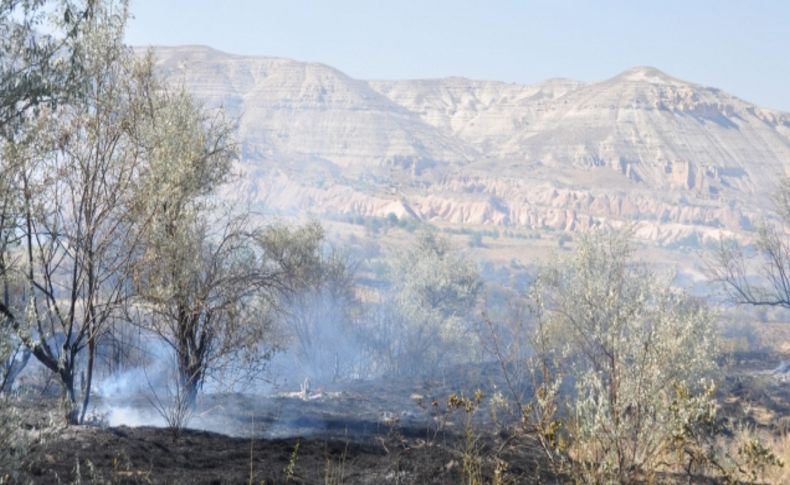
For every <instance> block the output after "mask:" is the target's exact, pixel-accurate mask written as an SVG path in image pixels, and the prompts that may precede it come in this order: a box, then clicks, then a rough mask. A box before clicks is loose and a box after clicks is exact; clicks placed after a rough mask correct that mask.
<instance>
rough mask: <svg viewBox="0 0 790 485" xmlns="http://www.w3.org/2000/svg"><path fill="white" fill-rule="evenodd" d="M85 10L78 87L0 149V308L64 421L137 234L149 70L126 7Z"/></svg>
mask: <svg viewBox="0 0 790 485" xmlns="http://www.w3.org/2000/svg"><path fill="white" fill-rule="evenodd" d="M90 10H91V16H90V18H86V19H85V21H84V25H83V29H82V30H81V31H80V32H79V35H78V36H77V38H76V39H75V40H74V42H78V45H79V50H80V53H81V55H82V57H81V60H82V65H81V72H82V73H83V75H84V76H85V79H84V80H83V81H84V82H83V83H82V89H81V92H80V96H79V97H78V98H77V100H76V101H74V102H71V103H68V104H63V105H58V106H56V107H54V108H52V109H48V110H40V112H39V113H38V116H37V117H36V118H35V119H30V120H28V124H27V125H26V126H25V127H24V129H22V130H20V131H19V133H18V135H17V136H16V137H15V138H13V139H8V140H7V142H6V144H5V147H4V148H5V150H6V154H7V155H8V156H9V160H10V161H11V165H12V168H13V169H14V170H13V172H11V176H12V177H13V180H14V183H15V185H16V187H17V190H16V191H13V192H12V194H11V196H12V197H14V198H15V199H16V201H15V206H16V208H17V209H16V212H15V214H14V216H15V217H16V222H15V225H14V228H13V230H12V232H13V234H15V235H16V237H17V243H18V244H19V245H20V246H21V248H20V249H19V251H17V252H18V253H21V254H22V255H23V257H21V258H20V257H17V263H18V264H16V265H15V266H8V267H7V268H4V276H9V274H10V277H11V278H15V279H18V280H21V281H23V283H22V284H21V285H20V286H21V288H22V289H23V292H21V293H20V294H19V296H21V298H16V299H14V303H15V304H16V305H15V306H8V305H5V304H3V305H0V307H1V308H0V310H3V313H4V314H5V316H6V318H7V320H8V321H9V322H10V325H11V326H12V327H13V329H14V331H15V333H16V334H17V336H18V337H19V338H20V339H21V340H22V341H23V342H24V343H25V345H26V346H27V347H28V348H29V349H30V351H31V353H32V354H33V356H35V357H36V359H37V360H38V361H39V362H40V363H41V364H42V365H44V366H45V367H46V368H48V369H49V370H50V371H52V372H53V373H54V374H55V375H57V376H58V378H59V380H60V383H61V385H62V387H63V393H64V402H65V403H66V405H67V409H66V420H67V421H68V422H69V423H77V422H80V421H82V420H83V419H84V418H85V413H86V411H87V408H88V405H89V400H90V389H91V381H92V376H93V369H94V362H95V356H96V348H97V342H98V340H99V338H100V337H101V335H102V332H103V330H104V328H105V326H106V324H107V322H108V321H110V320H111V319H112V318H115V317H116V316H117V310H118V308H119V304H120V302H121V301H122V300H123V299H124V298H125V296H126V290H127V285H125V282H124V278H123V267H124V266H125V264H126V263H127V262H128V260H129V257H130V255H131V254H132V253H133V252H134V251H135V245H136V242H137V237H136V235H135V234H134V233H132V232H131V231H130V230H129V229H130V227H129V213H130V209H131V203H132V198H131V194H132V193H133V192H134V190H135V185H136V182H137V180H138V176H139V169H140V164H141V162H142V151H141V150H140V146H139V139H138V138H137V136H136V135H137V133H136V132H135V129H134V127H135V125H136V122H137V120H138V118H139V117H140V115H141V112H142V111H143V107H144V105H145V104H146V103H145V101H144V94H145V92H146V91H147V89H148V85H149V84H150V82H151V79H152V72H151V65H150V63H148V62H146V61H139V60H137V59H135V58H134V56H133V54H132V53H131V51H130V50H129V49H128V48H126V47H124V46H123V43H122V38H123V31H124V26H125V23H126V18H127V15H128V13H127V8H126V4H125V3H120V5H119V4H116V3H114V2H110V1H108V2H92V3H91V5H90ZM8 254H9V253H8V252H6V255H8ZM17 256H18V255H17ZM55 342H57V343H56V344H54V343H55ZM53 344H54V345H53ZM85 354H87V355H85ZM83 355H85V358H86V359H87V362H85V363H82V362H80V359H81V358H82V356H83ZM82 365H84V366H85V367H84V369H85V373H86V374H85V376H84V386H79V387H83V389H84V391H83V392H82V395H79V394H80V393H79V388H78V386H77V385H76V379H77V378H78V374H79V371H78V369H79V367H81V366H82Z"/></svg>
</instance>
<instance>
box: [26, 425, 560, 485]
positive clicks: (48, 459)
mask: <svg viewBox="0 0 790 485" xmlns="http://www.w3.org/2000/svg"><path fill="white" fill-rule="evenodd" d="M494 445H495V443H494V442H489V443H486V444H485V445H483V446H484V449H483V451H482V452H483V453H485V454H491V453H492V447H493V446H494ZM462 447H463V443H462V440H460V441H458V442H457V443H452V441H445V442H444V443H437V442H433V443H432V442H429V441H425V440H423V439H416V438H406V437H399V436H396V435H394V434H391V435H385V436H382V437H379V439H377V440H355V439H351V438H349V439H348V440H338V439H331V438H329V439H323V438H321V437H318V436H314V437H312V438H309V439H305V438H287V439H245V438H232V437H228V436H224V435H221V434H217V433H210V432H204V431H192V430H187V431H185V432H184V433H183V435H182V436H181V437H180V438H178V439H177V440H174V439H173V437H172V436H171V435H170V434H169V433H168V432H167V431H166V430H163V429H161V428H152V427H139V428H128V427H117V428H109V429H100V428H88V427H75V428H72V429H69V430H68V431H67V432H66V433H64V435H63V436H62V437H60V438H59V439H58V440H57V441H54V442H51V443H50V444H48V445H47V446H44V447H43V448H42V449H40V450H37V451H36V452H35V454H36V455H37V456H36V459H35V462H34V464H33V466H32V467H31V469H30V478H32V479H33V481H34V482H35V483H57V482H58V480H59V479H60V480H63V481H64V482H67V481H71V480H74V479H75V478H76V467H77V463H80V465H79V466H80V471H81V476H82V480H83V481H84V482H88V483H90V480H91V479H92V478H93V476H95V477H96V478H99V479H101V480H103V481H109V482H111V483H191V484H195V483H217V484H219V483H286V482H290V483H369V484H378V483H461V482H462V481H463V476H462V469H463V465H462V462H463V457H462V453H461V449H462ZM537 456H538V455H537V452H536V450H534V449H531V448H530V447H529V446H513V447H511V448H510V449H508V450H507V451H505V452H503V453H501V458H502V459H503V460H505V461H507V462H508V463H516V464H518V466H515V467H514V466H511V467H510V469H509V470H508V474H509V475H510V476H511V477H512V478H513V479H514V480H515V482H517V483H524V482H533V481H536V480H537V479H538V478H539V477H540V476H541V473H540V470H539V465H538V462H537ZM487 461H489V462H487V463H483V467H484V472H485V474H486V475H489V476H491V475H492V474H493V470H494V468H495V467H496V463H493V462H490V460H487ZM88 462H90V465H89V463H88ZM289 463H293V467H292V472H291V473H290V475H289V471H288V468H289ZM91 466H92V467H93V468H94V469H95V472H93V471H91ZM543 475H544V477H545V474H543ZM289 476H290V478H289Z"/></svg>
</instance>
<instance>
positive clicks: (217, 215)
mask: <svg viewBox="0 0 790 485" xmlns="http://www.w3.org/2000/svg"><path fill="white" fill-rule="evenodd" d="M146 119H147V120H149V123H148V125H146V127H145V129H144V136H145V138H146V139H147V147H148V150H147V155H148V157H149V159H148V163H149V165H148V166H147V168H146V171H145V173H144V180H143V182H142V184H141V190H140V191H139V193H138V198H137V202H136V206H135V211H136V212H135V224H136V225H138V226H139V227H140V228H142V229H141V230H140V231H139V232H140V233H141V234H144V237H143V238H142V241H141V243H142V245H141V251H140V252H139V254H138V255H137V256H136V258H135V261H134V264H133V271H132V274H133V281H134V289H135V293H136V297H135V300H134V302H133V309H134V312H135V317H134V318H136V319H137V323H138V324H140V325H142V326H143V327H144V328H146V329H147V330H150V331H152V332H154V333H155V334H156V335H158V336H159V337H161V338H162V340H163V341H164V342H165V343H166V344H167V345H168V346H169V347H171V348H172V350H173V351H174V353H175V357H176V363H177V367H178V375H179V382H178V385H179V386H181V388H180V389H181V390H183V395H184V396H185V398H186V402H187V403H188V404H189V405H190V406H191V405H193V404H194V402H195V398H196V397H197V393H198V391H199V389H200V387H201V386H202V384H203V382H204V381H205V380H206V378H207V377H209V376H210V375H211V374H212V373H216V372H218V371H219V370H221V368H222V366H225V365H233V364H241V363H244V366H243V367H245V368H247V369H249V368H253V369H255V368H259V367H260V365H262V364H263V363H264V362H266V361H267V360H268V358H269V357H270V356H271V351H272V350H273V349H272V348H271V346H270V347H269V348H265V347H266V346H265V345H263V344H265V343H267V342H266V339H267V337H271V335H272V325H273V321H272V320H273V318H272V312H273V311H275V310H277V308H278V303H279V299H280V298H281V297H282V296H284V295H285V294H287V293H289V292H292V291H295V290H296V289H298V288H301V287H302V286H303V285H305V284H306V283H307V282H308V281H310V279H311V278H312V275H313V271H314V268H316V267H317V266H318V263H319V260H320V258H319V246H320V242H321V240H322V238H323V231H322V230H321V228H320V227H319V226H318V225H316V224H310V225H307V226H305V227H302V228H299V229H295V230H293V229H290V228H288V227H286V226H282V225H275V226H270V227H265V228H259V227H255V226H254V225H253V224H252V222H251V219H252V217H253V216H252V215H251V214H249V213H245V212H244V211H242V213H237V214H232V213H229V212H227V211H223V210H222V208H221V207H219V206H218V204H217V203H216V202H214V201H213V199H212V198H211V196H212V195H213V194H212V193H213V191H214V189H215V188H216V187H218V186H219V185H221V184H223V183H225V182H226V181H228V180H230V179H231V167H232V162H233V161H234V159H235V156H236V154H235V147H234V145H233V143H232V141H231V138H230V133H231V131H232V127H231V126H230V125H229V124H228V123H227V122H226V121H224V120H223V119H222V117H221V116H219V115H216V114H213V113H212V112H210V111H208V110H206V109H204V108H203V107H201V106H200V105H199V104H198V103H196V102H195V101H194V100H193V99H192V97H191V96H189V95H188V94H187V93H186V92H184V91H183V90H170V89H167V88H162V89H160V90H159V92H158V93H157V94H156V95H155V96H154V97H152V99H151V100H150V102H149V113H148V116H147V118H146ZM270 343H271V342H270ZM262 347H264V348H262Z"/></svg>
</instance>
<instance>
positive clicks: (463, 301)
mask: <svg viewBox="0 0 790 485" xmlns="http://www.w3.org/2000/svg"><path fill="white" fill-rule="evenodd" d="M390 278H391V281H392V294H391V300H389V301H387V302H386V303H385V304H384V305H382V306H381V307H380V308H379V314H378V315H377V316H376V319H377V320H378V325H377V326H376V327H375V328H374V329H372V331H371V333H372V335H373V337H374V338H377V339H378V342H377V343H374V344H373V347H374V350H375V352H376V353H377V355H379V356H380V357H381V358H383V360H385V361H386V362H385V367H386V368H387V370H388V371H390V372H395V373H400V374H408V375H413V374H419V373H426V372H432V371H435V370H437V369H438V368H440V367H441V366H442V365H446V364H450V363H454V362H458V361H459V360H465V361H468V360H469V359H470V358H474V357H475V356H476V355H477V353H479V352H480V350H481V349H480V347H479V345H476V335H477V334H476V328H475V327H474V323H475V322H474V316H473V315H474V312H475V309H476V306H477V304H478V297H479V293H480V291H481V288H482V281H481V279H480V277H479V276H478V274H477V272H476V270H475V269H474V268H473V267H472V266H471V265H470V264H469V263H468V262H467V261H465V260H464V258H463V257H462V256H461V255H460V254H459V253H457V252H455V251H453V250H452V248H451V247H450V245H449V243H448V241H447V240H446V239H444V238H443V237H441V236H439V235H438V234H436V233H435V232H423V233H420V234H419V235H418V236H417V240H416V241H415V244H414V246H413V247H410V248H408V249H406V250H405V251H403V252H401V253H399V254H397V255H396V257H395V258H394V262H393V263H392V265H391V267H390Z"/></svg>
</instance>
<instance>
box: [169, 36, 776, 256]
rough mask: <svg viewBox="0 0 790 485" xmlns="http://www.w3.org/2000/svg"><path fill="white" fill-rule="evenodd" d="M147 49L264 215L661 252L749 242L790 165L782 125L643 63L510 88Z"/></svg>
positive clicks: (201, 51) (203, 51)
mask: <svg viewBox="0 0 790 485" xmlns="http://www.w3.org/2000/svg"><path fill="white" fill-rule="evenodd" d="M155 52H156V56H157V59H158V68H159V69H160V71H161V72H162V73H163V75H164V76H165V77H166V78H167V79H168V80H170V81H172V82H175V83H180V84H183V85H184V86H185V87H186V88H187V89H188V90H189V91H191V92H192V93H194V94H195V95H196V96H197V97H198V98H200V99H202V100H204V101H205V102H206V103H207V104H209V105H211V106H223V107H224V108H225V109H227V110H228V112H229V113H230V115H231V116H232V117H233V118H234V119H237V120H238V123H239V133H240V140H239V141H240V142H241V145H242V160H241V170H242V171H243V174H244V176H243V177H242V180H241V182H240V184H239V186H238V187H234V188H233V189H232V190H229V191H228V192H227V194H226V195H227V196H228V197H243V198H247V199H251V200H252V201H254V202H259V203H261V204H265V205H266V207H267V208H269V209H271V210H274V211H277V212H280V213H294V212H296V213H305V212H309V213H311V214H315V215H317V216H324V215H332V216H338V215H347V216H375V217H386V216H387V215H388V214H390V213H393V214H395V215H397V216H398V217H401V218H403V217H406V218H415V219H420V220H422V221H427V222H430V223H433V224H438V225H442V224H464V225H472V226H491V227H502V228H513V229H524V230H537V231H541V230H564V231H574V230H579V229H584V228H587V227H590V226H598V225H607V226H619V225H623V224H629V223H630V224H634V225H635V228H636V232H637V236H639V237H641V238H643V239H646V240H650V241H654V242H657V243H659V244H671V243H676V242H678V241H684V240H698V241H705V240H713V239H717V238H718V237H719V235H720V234H724V235H727V236H731V237H748V234H749V232H750V231H752V230H753V227H754V226H755V224H756V223H758V222H759V221H760V220H762V219H763V218H764V217H765V215H766V209H768V208H769V207H770V205H769V204H770V202H769V197H768V196H769V194H770V191H771V190H772V187H773V186H774V185H775V183H776V180H777V177H780V176H783V175H785V174H786V172H787V169H788V168H790V114H787V113H782V112H778V111H772V110H769V109H763V108H760V107H757V106H755V105H753V104H750V103H748V102H746V101H743V100H740V99H738V98H736V97H734V96H732V95H729V94H727V93H724V92H722V91H720V90H718V89H716V88H712V87H705V86H700V85H697V84H693V83H690V82H686V81H682V80H679V79H676V78H673V77H671V76H669V75H667V74H665V73H662V72H661V71H659V70H657V69H655V68H651V67H635V68H633V69H630V70H628V71H626V72H623V73H621V74H619V75H617V76H615V77H613V78H611V79H608V80H604V81H601V82H595V83H589V84H585V83H581V82H576V81H571V80H566V79H553V80H548V81H545V82H543V83H539V84H536V85H529V86H525V85H518V84H507V83H500V82H494V81H475V80H469V79H463V78H448V79H436V80H416V81H364V80H357V79H352V78H350V77H349V76H347V75H345V74H343V73H342V72H340V71H338V70H336V69H334V68H332V67H329V66H326V65H322V64H315V63H304V62H298V61H293V60H288V59H279V58H270V57H246V56H235V55H230V54H225V53H222V52H218V51H215V50H212V49H209V48H206V47H195V46H191V47H162V48H157V49H156V50H155Z"/></svg>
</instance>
